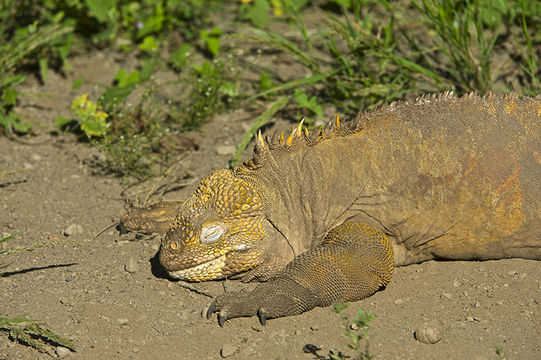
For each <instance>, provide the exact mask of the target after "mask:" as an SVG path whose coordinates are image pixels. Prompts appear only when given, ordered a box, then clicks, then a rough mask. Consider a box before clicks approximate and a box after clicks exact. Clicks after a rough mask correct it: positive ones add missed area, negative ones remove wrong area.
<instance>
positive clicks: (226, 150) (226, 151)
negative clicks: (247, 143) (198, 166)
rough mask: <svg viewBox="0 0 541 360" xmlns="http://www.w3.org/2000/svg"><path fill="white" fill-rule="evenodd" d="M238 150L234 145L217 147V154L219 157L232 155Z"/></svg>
mask: <svg viewBox="0 0 541 360" xmlns="http://www.w3.org/2000/svg"><path fill="white" fill-rule="evenodd" d="M235 150H236V148H235V146H233V145H220V146H216V153H217V154H218V155H231V154H233V153H234V152H235Z"/></svg>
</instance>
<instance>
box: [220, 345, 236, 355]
mask: <svg viewBox="0 0 541 360" xmlns="http://www.w3.org/2000/svg"><path fill="white" fill-rule="evenodd" d="M236 352H237V347H236V346H233V345H231V344H225V345H224V346H223V347H222V349H221V350H220V355H221V356H222V357H223V358H226V357H230V356H233V355H234V354H235V353H236Z"/></svg>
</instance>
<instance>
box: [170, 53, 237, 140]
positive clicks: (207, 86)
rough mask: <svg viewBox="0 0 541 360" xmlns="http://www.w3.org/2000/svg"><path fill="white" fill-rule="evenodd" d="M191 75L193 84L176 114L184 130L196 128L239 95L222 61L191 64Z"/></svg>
mask: <svg viewBox="0 0 541 360" xmlns="http://www.w3.org/2000/svg"><path fill="white" fill-rule="evenodd" d="M192 77H193V78H194V80H195V81H194V86H193V88H192V90H191V92H190V94H189V95H188V99H187V102H186V104H185V105H184V106H181V107H180V111H179V115H178V116H179V122H180V124H182V128H183V129H184V130H188V129H197V128H198V127H199V126H201V124H202V123H203V122H204V121H206V120H207V119H208V118H209V117H210V116H211V115H213V114H215V113H217V112H218V111H221V110H222V109H225V108H226V107H229V106H231V105H232V104H233V102H234V100H235V99H236V98H237V97H238V95H239V92H238V89H237V87H236V85H235V84H234V82H232V81H231V80H229V79H228V76H227V74H226V69H225V64H224V63H223V62H222V61H212V62H210V61H205V62H204V63H203V64H201V65H193V66H192Z"/></svg>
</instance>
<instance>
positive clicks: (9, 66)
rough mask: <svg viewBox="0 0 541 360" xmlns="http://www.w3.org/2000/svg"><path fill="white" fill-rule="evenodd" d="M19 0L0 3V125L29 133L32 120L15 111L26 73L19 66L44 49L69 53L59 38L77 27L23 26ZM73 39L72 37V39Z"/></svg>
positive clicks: (41, 64)
mask: <svg viewBox="0 0 541 360" xmlns="http://www.w3.org/2000/svg"><path fill="white" fill-rule="evenodd" d="M14 7H15V2H14V1H7V2H6V3H3V4H0V19H4V21H3V22H1V23H0V127H1V128H2V130H3V132H4V133H8V134H13V133H20V134H21V133H22V134H24V133H26V132H28V131H29V130H30V128H31V124H29V123H27V122H25V121H24V120H23V119H22V118H21V117H19V116H17V115H16V114H15V112H14V111H13V108H14V106H15V105H16V103H17V99H18V97H19V93H18V91H17V89H16V87H17V86H18V85H19V84H21V83H22V82H23V81H24V80H25V78H26V76H25V75H23V74H18V73H17V69H18V68H19V67H21V66H22V65H23V64H24V63H25V62H26V61H31V59H35V58H36V57H38V58H39V56H33V55H35V54H38V53H39V52H40V51H42V50H43V49H55V46H53V45H54V44H56V46H57V50H58V51H59V52H60V54H61V57H62V59H64V60H65V58H66V57H67V52H68V48H69V46H67V47H62V46H60V45H58V43H57V41H58V40H59V39H61V38H63V37H65V36H67V35H68V34H69V33H70V32H71V31H72V30H73V28H72V27H71V26H68V25H63V24H58V21H56V23H54V24H49V25H44V26H40V25H39V24H38V22H37V21H36V22H33V23H31V24H29V25H27V26H25V27H19V26H18V25H17V24H16V21H15V20H14V18H13V14H12V12H13V11H14ZM68 42H69V41H68ZM45 60H46V57H43V58H41V60H40V61H39V67H40V70H41V74H42V77H43V78H44V77H46V68H47V65H46V61H45Z"/></svg>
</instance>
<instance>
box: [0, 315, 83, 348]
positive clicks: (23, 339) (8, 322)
mask: <svg viewBox="0 0 541 360" xmlns="http://www.w3.org/2000/svg"><path fill="white" fill-rule="evenodd" d="M0 331H2V332H4V333H6V334H8V336H9V338H10V339H11V340H13V341H17V342H19V343H21V344H24V345H27V346H30V347H32V348H34V349H36V350H38V351H39V352H43V353H51V348H50V346H47V345H54V346H63V347H65V348H67V349H70V350H71V351H76V350H75V346H74V345H73V343H72V342H71V341H70V340H69V339H67V338H65V337H63V336H61V335H58V334H56V333H55V332H53V331H52V330H50V329H48V328H46V327H43V326H42V325H39V324H38V322H37V320H33V319H29V318H27V317H26V316H25V315H19V316H16V317H13V318H4V317H0ZM51 355H52V354H51Z"/></svg>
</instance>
